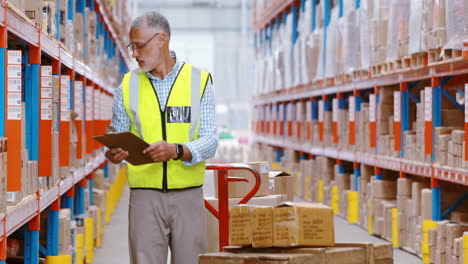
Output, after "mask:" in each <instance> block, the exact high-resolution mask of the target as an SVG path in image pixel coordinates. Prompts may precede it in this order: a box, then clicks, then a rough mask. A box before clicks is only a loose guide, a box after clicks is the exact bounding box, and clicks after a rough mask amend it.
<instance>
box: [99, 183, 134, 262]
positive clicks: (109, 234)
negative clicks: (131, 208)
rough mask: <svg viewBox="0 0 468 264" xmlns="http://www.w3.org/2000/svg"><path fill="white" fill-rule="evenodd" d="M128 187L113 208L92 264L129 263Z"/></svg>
mask: <svg viewBox="0 0 468 264" xmlns="http://www.w3.org/2000/svg"><path fill="white" fill-rule="evenodd" d="M129 195H130V190H129V189H128V186H127V187H126V188H125V189H124V191H123V192H122V198H120V203H119V204H118V205H117V207H116V208H115V212H114V214H113V215H112V217H111V222H110V223H109V224H107V227H106V229H107V230H106V232H105V233H104V237H103V240H102V247H101V248H96V249H95V251H94V252H95V253H94V262H93V264H107V263H129V262H130V260H129V258H128V238H127V237H128V229H127V228H128V217H127V213H128V198H129Z"/></svg>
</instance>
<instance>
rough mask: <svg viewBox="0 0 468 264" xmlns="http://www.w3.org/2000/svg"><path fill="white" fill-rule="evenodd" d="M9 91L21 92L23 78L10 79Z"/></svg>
mask: <svg viewBox="0 0 468 264" xmlns="http://www.w3.org/2000/svg"><path fill="white" fill-rule="evenodd" d="M8 92H21V79H8Z"/></svg>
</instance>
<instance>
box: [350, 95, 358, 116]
mask: <svg viewBox="0 0 468 264" xmlns="http://www.w3.org/2000/svg"><path fill="white" fill-rule="evenodd" d="M355 113H356V98H355V97H354V96H351V97H349V121H350V122H354V120H355Z"/></svg>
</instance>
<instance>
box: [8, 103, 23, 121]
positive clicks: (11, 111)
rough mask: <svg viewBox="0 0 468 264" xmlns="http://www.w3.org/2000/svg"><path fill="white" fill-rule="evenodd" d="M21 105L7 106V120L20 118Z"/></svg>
mask: <svg viewBox="0 0 468 264" xmlns="http://www.w3.org/2000/svg"><path fill="white" fill-rule="evenodd" d="M21 112H22V111H21V106H9V107H8V120H21Z"/></svg>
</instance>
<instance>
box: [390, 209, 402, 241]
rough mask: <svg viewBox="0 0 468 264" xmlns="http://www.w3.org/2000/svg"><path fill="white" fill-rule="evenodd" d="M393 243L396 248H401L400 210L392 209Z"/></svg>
mask: <svg viewBox="0 0 468 264" xmlns="http://www.w3.org/2000/svg"><path fill="white" fill-rule="evenodd" d="M392 242H393V247H394V248H398V247H400V243H399V241H398V209H397V208H392Z"/></svg>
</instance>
